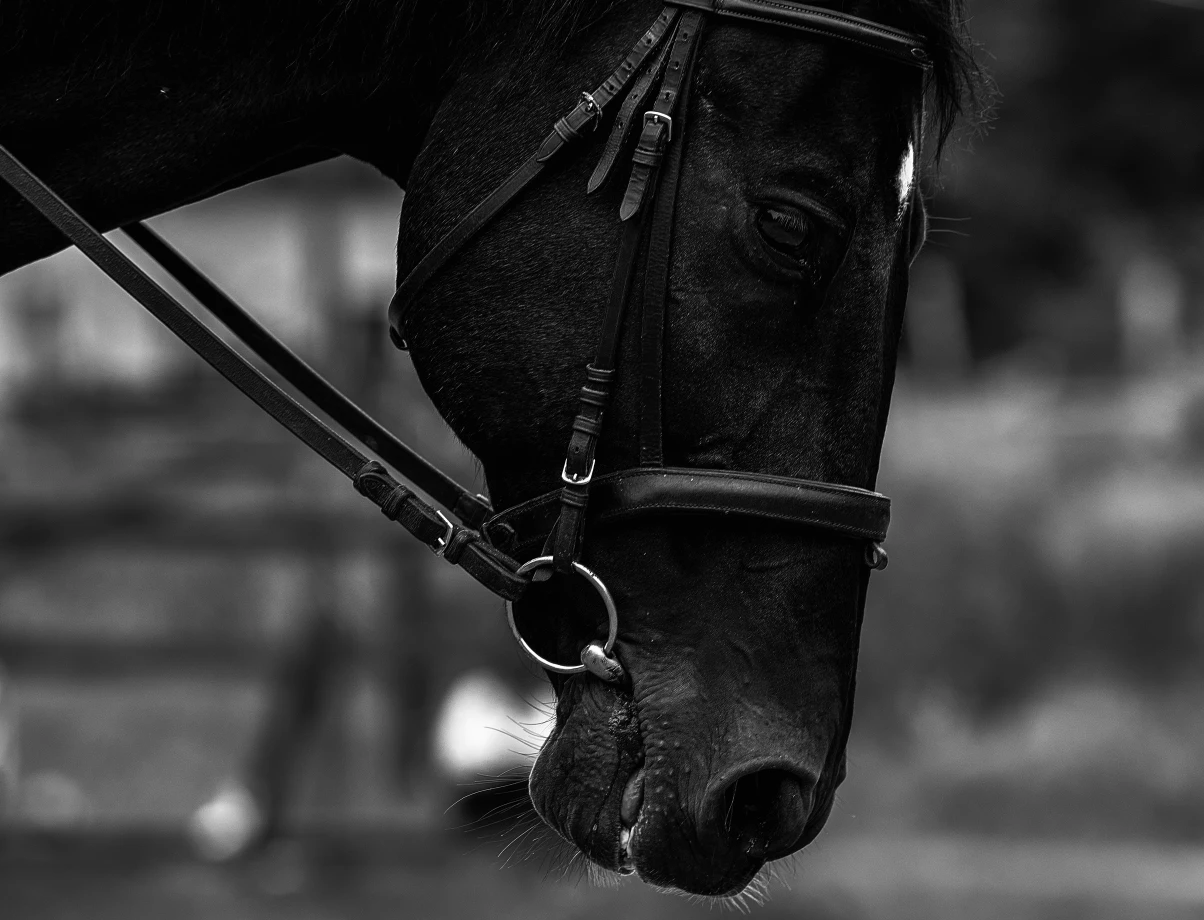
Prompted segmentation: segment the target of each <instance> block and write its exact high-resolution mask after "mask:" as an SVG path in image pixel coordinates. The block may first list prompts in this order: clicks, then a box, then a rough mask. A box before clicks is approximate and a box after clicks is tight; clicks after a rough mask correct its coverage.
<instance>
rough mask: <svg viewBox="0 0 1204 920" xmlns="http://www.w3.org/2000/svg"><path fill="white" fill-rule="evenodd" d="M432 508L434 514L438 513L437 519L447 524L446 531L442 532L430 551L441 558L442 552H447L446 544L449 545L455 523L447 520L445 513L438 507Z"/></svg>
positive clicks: (454, 529)
mask: <svg viewBox="0 0 1204 920" xmlns="http://www.w3.org/2000/svg"><path fill="white" fill-rule="evenodd" d="M433 510H434V512H435V514H437V515H439V520H441V521H442V522H443V523H444V524H446V525H447V532H446V533H444V534H443V536H441V537H440V538H439V543H438V545H436V546H432V547H431V552H432V553H434V554H435V555H436V556H438V557H439V558H440V559H442V558H443V554H444V553H446V552H447V548H448V546H450V545H451V539H452V536H453V535H454V534H455V532H456V525H455V524H453V523H452V522H451V521H449V520H448V519H447V515H446V514H444V513H443V512H442V511H440V510H439V509H438V508H435V509H433Z"/></svg>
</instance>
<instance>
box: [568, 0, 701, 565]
mask: <svg viewBox="0 0 1204 920" xmlns="http://www.w3.org/2000/svg"><path fill="white" fill-rule="evenodd" d="M701 28H702V14H701V13H694V12H689V13H686V15H684V16H683V17H682V21H681V24H680V25H679V26H678V28H677V33H676V35H675V37H674V40H673V50H672V51H671V52H670V54H669V61H668V64H667V66H666V70H665V82H664V83H662V84H661V88H660V89H659V90H658V91H657V94H656V97H657V102H656V106H657V109H656V111H657V113H658V114H661V115H662V116H663V118H662V121H661V122H659V123H658V124H657V125H655V126H652V125H651V124H650V120H649V121H646V124H649V125H650V126H651V127H655V128H658V129H660V128H666V127H667V123H666V122H665V121H664V119H667V118H668V117H670V115H671V113H672V112H673V107H674V106H675V105H676V103H677V99H678V96H679V94H680V90H681V87H682V86H683V84H684V83H686V82H688V79H689V77H688V75H689V72H690V69H691V66H690V65H691V62H692V60H693V53H694V49H695V48H697V47H698V36H699V33H700V31H701ZM645 134H648V129H647V128H646V129H645ZM668 140H669V138H668V135H667V134H662V133H658V134H656V136H655V138H654V140H653V141H652V142H653V143H654V144H655V145H656V147H657V152H656V156H655V157H648V158H647V159H645V160H644V161H643V164H642V165H643V168H644V169H645V172H644V175H643V177H642V181H641V183H640V198H639V199H638V200H637V201H635V202H634V205H632V203H631V201H630V199H631V194H632V193H631V187H630V185H629V186H628V193H627V196H626V197H625V198H624V200H623V207H622V208H621V209H620V211H619V215H620V219H621V220H622V221H624V230H623V242H622V245H621V247H620V249H619V258H618V261H617V262H616V263H615V274H614V279H613V281H612V284H611V299H610V305H609V307H608V308H607V311H606V316H605V319H604V320H603V323H602V336H601V339H600V340H599V342H598V352H597V355H596V356H595V358H594V363H593V364H592V365H590V367H589V369H588V371H587V380H586V385H585V386H584V387H583V388H582V390H581V401H580V410H579V412H578V414H577V418H576V419H575V420H574V422H573V430H572V434H571V436H570V438H569V446H568V452H567V457H566V459H565V465H564V474H563V475H562V477H561V478H562V479H563V480H564V487H563V488H562V489H561V490H560V495H561V501H560V507H561V512H560V519H559V521H558V522H557V525H556V529H555V530H554V531H553V533H552V534H551V536H550V537H549V543H550V555H551V556H552V567H553V568H554V569H555V570H556V571H559V572H564V573H566V574H568V573H571V572H572V568H573V563H574V562H577V561H578V560H579V559H580V557H581V548H582V543H583V541H584V539H585V521H586V509H587V507H588V504H589V495H590V483H591V481H592V479H593V473H594V463H595V459H596V453H597V446H598V439H599V437H601V434H602V419H603V415H604V414H605V411H606V409H607V407H608V405H609V403H610V395H611V382H612V381H613V378H614V375H615V369H616V364H617V362H618V353H619V336H620V333H621V332H622V329H623V317H624V314H625V312H626V307H627V302H628V301H629V300H630V299H631V288H632V282H633V279H634V277H635V270H636V264H637V262H638V261H639V244H640V239H641V237H642V235H643V227H644V219H643V213H644V209H643V208H642V203H643V195H644V193H645V192H649V193H650V194H655V188H656V183H657V171H658V168H659V165H660V151H661V150H663V148H664V144H666V143H668ZM642 144H643V140H642V139H641V145H642ZM678 146H679V147H680V146H681V143H680V141H679V144H678ZM639 152H640V148H639V147H637V148H636V154H635V157H636V164H637V165H636V167H634V168H639V167H640V165H641V161H640V160H639ZM634 168H633V174H632V182H635V181H636V180H635V174H634ZM631 206H633V207H634V208H635V210H634V211H631V210H629V208H630V207H631ZM624 215H625V216H624ZM636 215H640V220H631V218H632V217H635V216H636ZM670 233H672V227H671V226H669V227H667V228H664V229H663V231H662V235H667V234H670ZM666 245H667V243H666Z"/></svg>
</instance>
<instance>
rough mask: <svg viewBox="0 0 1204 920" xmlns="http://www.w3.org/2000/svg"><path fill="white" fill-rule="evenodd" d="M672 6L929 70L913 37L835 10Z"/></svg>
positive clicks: (784, 4)
mask: <svg viewBox="0 0 1204 920" xmlns="http://www.w3.org/2000/svg"><path fill="white" fill-rule="evenodd" d="M665 2H666V3H668V4H670V5H672V6H684V7H689V8H691V9H696V10H706V11H707V12H708V13H711V14H713V15H715V16H718V17H720V18H726V19H740V20H743V21H745V22H759V23H764V24H765V25H772V26H777V27H779V28H787V29H795V30H797V31H800V32H809V33H811V34H812V35H817V36H820V37H821V38H834V39H839V40H840V41H844V42H852V43H853V44H855V45H860V46H861V47H862V48H864V49H865V50H867V51H871V52H873V53H874V54H878V55H882V56H884V57H888V58H890V59H891V60H893V61H896V62H898V63H901V64H910V65H911V66H913V67H928V66H929V57H928V52H927V51H926V50H925V49H924V42H923V40H922V39H921V38H919V37H918V36H916V35H912V34H910V33H908V32H904V31H902V30H900V29H892V28H891V27H890V26H884V25H882V24H881V23H877V22H871V21H870V20H868V19H862V18H860V17H859V16H850V15H849V14H848V13H840V12H837V11H836V10H827V9H823V8H822V7H818V6H808V5H806V4H804V3H791V2H790V0H665Z"/></svg>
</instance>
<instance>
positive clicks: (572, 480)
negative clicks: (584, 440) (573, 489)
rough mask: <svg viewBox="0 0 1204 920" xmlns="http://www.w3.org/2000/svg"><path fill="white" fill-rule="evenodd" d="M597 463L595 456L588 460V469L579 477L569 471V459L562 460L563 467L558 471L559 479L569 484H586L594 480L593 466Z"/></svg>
mask: <svg viewBox="0 0 1204 920" xmlns="http://www.w3.org/2000/svg"><path fill="white" fill-rule="evenodd" d="M597 464H598V458H597V457H595V458H594V459H593V460H591V461H590V462H589V470H588V471H587V472H586V474H585V475H584V476H582V477H580V478H578V477H576V476H574V475H573V474H572V473H570V472H569V461H568V460H565V461H564V469H562V470H561V471H560V479H561V481H562V482H564V483H565V484H566V485H570V486H588V485H589V484H590V483H591V482H593V481H594V467H595V466H597Z"/></svg>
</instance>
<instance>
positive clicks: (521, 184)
mask: <svg viewBox="0 0 1204 920" xmlns="http://www.w3.org/2000/svg"><path fill="white" fill-rule="evenodd" d="M708 16H713V17H716V18H729V19H736V20H740V21H745V22H752V23H760V24H768V25H773V26H779V27H785V28H789V29H793V30H797V31H801V32H804V33H809V34H812V35H816V36H819V37H822V38H826V39H836V40H839V41H842V42H845V43H847V44H853V45H855V46H856V47H858V48H861V49H863V50H865V51H868V52H872V53H874V54H878V55H881V56H883V57H885V58H887V59H889V60H891V61H894V62H897V63H899V64H903V65H907V66H911V67H918V68H921V69H926V68H927V67H928V55H927V53H926V51H925V50H924V45H923V42H922V41H920V40H919V39H917V38H916V37H915V36H912V35H908V34H907V33H904V32H900V31H898V30H896V29H892V28H889V27H887V26H883V25H879V24H877V23H873V22H869V21H867V20H864V19H860V18H858V17H854V16H850V15H847V14H844V13H837V12H834V11H831V10H824V9H818V8H815V7H810V6H803V5H801V4H796V3H792V2H789V0H668V3H667V5H666V6H665V8H664V10H662V12H661V14H660V15H659V16H658V17H657V19H656V21H655V22H654V23H653V24H652V26H651V27H650V28H649V29H648V31H647V32H646V33H645V34H644V35H643V37H642V38H641V39H640V40H639V42H638V43H637V44H636V45H635V47H634V48H632V49H631V52H630V53H629V54H628V55H627V57H626V58H625V59H624V60H623V62H622V63H621V64H620V65H619V66H618V68H616V70H615V71H614V72H613V73H612V74H611V75H610V76H609V77H607V79H606V80H605V81H603V83H602V84H601V85H599V86H598V88H597V89H595V90H594V91H593V92H586V93H582V94H581V99H580V101H579V102H578V104H577V106H576V107H575V108H574V109H573V110H572V111H571V112H569V113H568V114H567V115H565V116H564V117H563V118H561V119H559V120H558V121H557V122H556V123H555V125H553V128H552V131H551V133H550V134H549V135H548V136H547V138H546V139H545V140H544V142H543V143H542V144H541V145H540V147H539V149H538V150H536V152H535V153H534V154H532V156H531V157H530V158H529V159H527V160H526V162H524V163H523V164H522V165H521V166H519V168H518V169H517V170H515V172H514V173H512V174H511V175H510V176H509V178H507V179H506V180H505V181H504V182H502V184H501V185H499V186H498V187H497V188H496V189H494V190H493V191H492V192H491V193H490V194H489V195H487V196H486V197H485V198H484V199H483V200H482V201H481V202H480V203H479V204H478V205H477V206H476V207H474V208H473V209H472V211H471V212H470V213H469V214H468V215H467V216H466V217H464V218H463V219H462V220H461V221H460V222H459V223H457V224H456V225H455V226H454V227H452V229H451V230H450V231H448V233H447V234H446V235H445V236H444V237H443V238H442V239H440V240H439V242H438V243H436V244H435V246H434V247H433V248H432V249H431V250H430V251H429V252H428V253H427V254H426V255H425V256H423V257H422V259H421V260H419V262H418V263H417V265H415V266H414V268H413V269H412V270H411V271H410V273H409V274H408V275H407V276H406V278H405V279H404V280H403V281H402V282H401V284H400V285H399V286H398V289H397V292H396V294H395V295H394V297H393V302H392V304H391V305H390V307H389V323H390V338H391V339H392V341H393V343H394V344H395V345H396V346H397V347H399V348H401V349H407V348H408V341H407V338H406V321H407V318H408V317H409V315H410V311H411V310H412V308H413V305H414V303H415V300H416V297H417V295H418V293H419V291H420V290H421V288H422V287H423V285H425V284H426V283H427V282H428V281H429V280H430V279H431V277H432V276H433V275H434V274H435V273H436V272H438V271H439V269H440V268H442V267H443V266H444V265H446V264H447V263H448V262H449V261H450V260H451V259H452V258H453V257H454V256H455V255H456V254H457V253H458V252H459V251H460V250H461V249H462V248H463V247H464V245H465V244H466V243H468V242H469V240H471V239H472V238H473V236H475V235H476V234H477V233H478V232H479V231H480V230H481V229H482V228H483V227H485V226H486V225H487V224H488V223H489V222H490V221H491V220H492V219H493V218H494V217H496V216H497V215H498V214H499V213H501V211H502V210H503V209H504V208H505V207H506V206H507V205H508V204H510V203H511V202H512V201H514V199H515V198H516V197H518V195H519V194H520V193H521V192H522V191H523V190H524V189H525V188H526V187H527V186H528V185H529V184H530V183H531V182H532V181H533V180H534V179H535V178H536V177H537V176H538V175H539V174H540V173H541V172H542V171H543V170H544V168H546V166H547V164H548V163H549V162H550V161H551V160H552V159H553V158H554V157H556V156H557V155H558V154H560V153H561V151H563V150H565V149H567V148H569V147H570V146H572V145H573V144H574V143H575V142H577V141H579V140H580V139H581V138H582V136H583V134H584V132H585V131H586V129H588V128H591V127H596V126H597V124H598V123H599V122H601V120H602V118H603V116H604V114H605V112H606V109H607V107H608V106H609V105H611V104H612V103H614V102H615V101H616V100H620V99H621V100H622V104H621V106H620V108H619V111H618V114H617V115H616V116H615V119H614V124H613V126H612V128H611V131H610V135H609V137H608V139H607V141H606V144H605V146H604V147H603V150H602V155H601V158H600V160H599V162H598V165H597V167H596V168H595V170H594V172H593V175H592V176H591V177H590V180H589V184H588V187H587V191H588V192H589V193H591V194H592V193H594V192H597V191H598V190H599V189H600V188H602V187H603V185H604V184H605V183H606V181H607V179H608V178H610V177H611V176H612V174H613V173H614V171H615V167H616V163H617V162H618V155H619V153H620V152H621V151H622V150H624V149H626V147H627V144H626V141H627V138H628V137H629V135H630V134H631V132H632V131H633V129H638V131H639V139H638V141H637V142H636V145H635V149H634V151H633V153H632V154H631V175H630V178H629V179H628V182H627V188H626V192H625V194H624V195H623V198H622V203H621V205H620V208H619V220H620V222H621V224H622V228H623V229H622V237H621V242H620V244H619V256H618V259H617V261H616V263H615V268H614V274H613V278H612V282H611V293H610V302H609V305H608V307H607V310H606V313H605V316H604V319H603V322H602V333H601V336H600V338H599V342H598V346H597V351H596V353H595V355H594V359H593V361H592V362H591V363H590V364H589V365H588V366H587V367H586V369H585V384H584V385H583V386H582V388H581V391H580V395H579V397H578V411H577V416H576V418H574V420H573V424H572V433H571V435H570V438H569V444H568V450H567V452H566V457H565V461H564V467H563V469H562V471H561V474H560V478H561V481H562V485H561V487H560V488H559V489H558V490H557V491H555V492H549V493H546V494H544V495H541V496H538V497H537V498H533V499H530V500H529V501H526V502H524V503H522V504H520V505H517V506H515V507H513V508H508V509H506V510H505V511H502V512H500V513H499V514H495V515H494V516H493V517H491V518H489V519H488V520H487V521H486V522H485V523H484V525H483V527H482V532H483V534H484V535H485V536H486V537H487V538H488V539H489V540H490V541H491V542H492V543H493V544H494V545H495V546H499V547H502V548H504V549H506V550H507V551H508V552H511V553H515V554H516V555H518V556H519V557H525V556H528V555H530V553H531V551H532V550H533V549H534V547H535V546H536V545H538V544H539V542H540V541H542V542H543V550H542V551H541V552H540V554H539V555H537V556H536V557H535V558H533V559H530V560H529V561H528V562H526V563H524V564H523V566H522V567H521V569H520V571H521V572H523V573H531V574H533V575H534V576H535V577H536V578H540V577H541V576H547V575H550V574H551V572H552V571H555V572H559V573H564V574H572V573H576V574H578V575H580V576H582V577H583V578H585V579H586V580H587V581H588V582H589V583H590V584H591V585H593V587H594V588H595V589H596V590H597V592H598V594H599V595H600V596H601V599H602V602H603V604H604V605H605V607H606V611H607V614H608V619H609V632H608V634H607V638H606V641H605V642H604V643H602V644H598V643H591V644H588V645H586V647H585V648H584V649H583V652H582V663H581V664H576V663H574V664H569V665H565V664H560V663H557V662H553V661H549V660H547V659H546V658H544V657H542V656H541V655H539V654H538V653H537V652H536V651H535V650H534V649H532V648H531V646H530V645H529V644H528V643H527V641H526V640H525V639H524V638H523V636H522V634H521V632H520V630H519V628H518V626H517V624H516V622H515V618H514V606H513V604H512V603H511V604H510V605H508V613H509V621H510V627H511V631H512V632H513V633H514V637H515V639H517V640H518V642H519V644H520V645H521V646H522V648H523V650H524V651H526V653H527V654H528V655H530V656H531V657H532V658H533V659H535V660H536V661H537V662H538V663H539V664H540V665H542V666H543V667H544V668H546V669H547V670H549V671H552V672H556V673H561V674H573V673H577V672H580V671H582V670H583V669H586V668H588V669H589V670H591V671H593V672H594V673H596V674H597V675H598V676H600V677H603V678H604V679H608V680H613V679H616V678H617V677H618V676H619V675H621V674H622V667H621V665H620V664H619V663H618V661H617V659H615V657H614V656H613V654H612V648H613V646H614V642H615V638H616V635H617V630H618V618H617V613H616V610H615V604H614V602H613V600H612V598H611V596H610V593H609V592H608V591H607V590H606V587H605V585H604V584H603V582H602V580H601V579H600V578H599V577H598V576H597V575H596V574H595V573H593V572H592V571H590V570H589V569H588V568H586V567H585V566H584V565H582V563H581V555H582V548H583V542H584V537H585V528H586V521H587V518H588V519H589V521H590V522H591V523H599V522H602V521H606V520H624V519H630V518H635V517H640V516H644V515H666V514H708V515H719V516H724V517H728V518H731V517H736V518H751V519H759V520H763V521H772V522H774V523H776V524H785V525H795V526H803V527H818V528H822V529H826V530H828V531H831V532H834V533H836V534H838V535H839V536H841V537H847V538H852V539H854V540H861V541H865V543H866V544H867V550H866V562H867V564H868V565H870V566H871V567H872V568H883V567H885V565H886V553H885V551H884V550H883V549H882V546H881V543H882V541H883V540H885V538H886V528H887V523H888V521H889V517H890V501H889V499H887V498H886V497H885V496H884V495H881V494H879V493H877V492H871V491H868V490H865V489H859V488H855V487H852V486H844V485H835V484H831V483H821V482H811V481H806V480H799V479H791V478H784V477H778V476H769V475H765V474H761V473H747V472H733V471H731V470H707V469H695V468H674V467H666V466H665V462H664V446H663V441H664V437H663V419H662V413H663V395H662V389H663V380H664V373H663V371H664V337H665V316H666V313H665V310H666V302H667V299H668V289H669V268H670V261H671V255H672V240H673V216H674V211H675V208H676V203H677V193H678V180H679V175H680V171H681V163H682V158H683V150H684V147H685V144H684V141H685V135H686V113H687V111H688V94H689V90H690V82H691V76H692V72H693V66H694V62H695V60H696V58H697V54H696V51H697V48H698V46H699V40H700V37H701V33H702V29H703V25H704V23H705V21H706V19H707V17H708ZM637 113H642V120H641V121H639V122H637V121H636V117H637ZM920 128H921V125H920V124H919V123H917V125H916V126H915V128H914V133H915V135H916V136H915V137H913V141H914V142H916V143H917V145H918V141H919V137H918V133H919V130H920ZM641 248H642V250H643V259H642V262H643V265H644V273H643V278H642V291H641V292H639V293H638V294H637V291H636V288H637V285H636V277H635V276H636V269H637V265H638V264H639V263H640V262H641V258H640V256H641ZM633 301H638V304H639V316H638V319H637V320H633V326H635V327H636V333H637V334H638V336H639V340H640V355H639V367H640V380H639V392H640V420H639V463H640V465H639V467H637V468H633V469H627V470H620V471H617V472H612V473H608V474H606V475H601V476H595V468H596V462H597V458H596V454H597V449H598V442H599V439H600V437H601V434H602V431H603V422H604V416H605V414H606V411H607V409H608V407H609V406H610V402H611V394H612V392H613V390H614V386H615V378H616V374H617V360H618V349H619V341H620V336H621V333H622V330H623V326H624V318H625V315H626V313H627V312H628V305H629V304H631V303H632V302H633Z"/></svg>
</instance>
